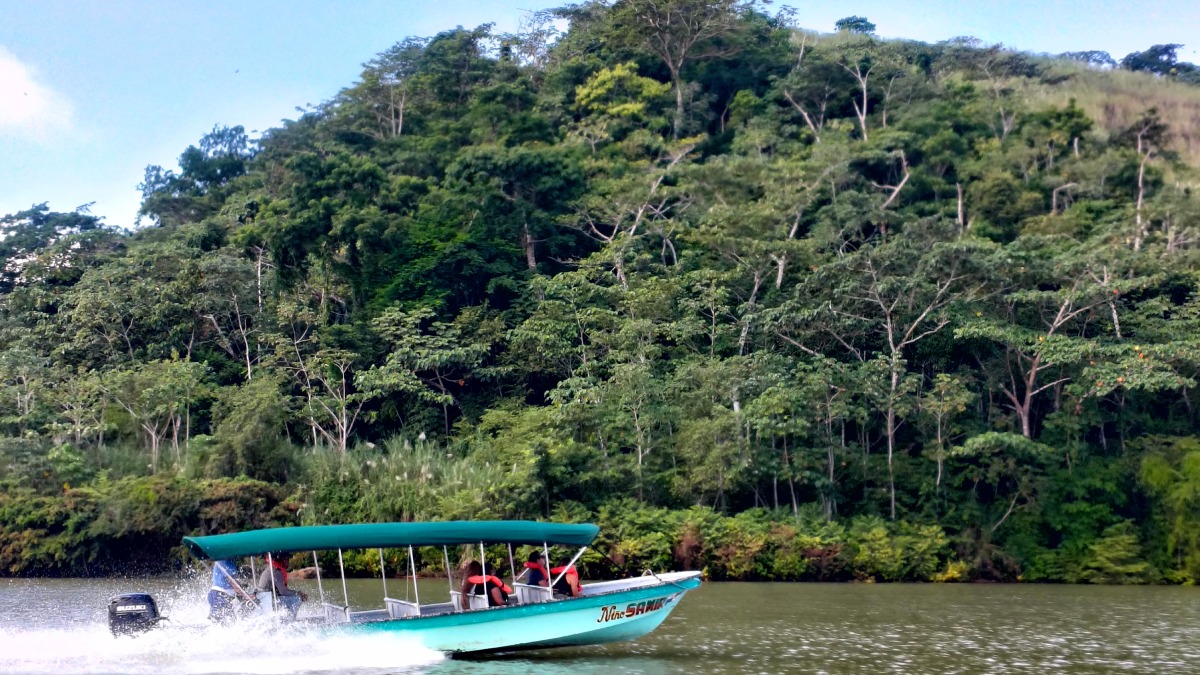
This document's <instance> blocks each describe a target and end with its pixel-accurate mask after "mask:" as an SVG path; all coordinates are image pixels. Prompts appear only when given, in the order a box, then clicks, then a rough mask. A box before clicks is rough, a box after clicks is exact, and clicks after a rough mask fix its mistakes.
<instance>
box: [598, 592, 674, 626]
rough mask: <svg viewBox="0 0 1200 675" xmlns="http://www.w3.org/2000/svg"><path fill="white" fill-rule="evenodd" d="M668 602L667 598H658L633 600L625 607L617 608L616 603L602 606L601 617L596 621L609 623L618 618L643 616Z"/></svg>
mask: <svg viewBox="0 0 1200 675" xmlns="http://www.w3.org/2000/svg"><path fill="white" fill-rule="evenodd" d="M665 604H667V598H659V599H657V600H646V601H643V602H631V603H629V604H628V605H627V606H626V607H625V609H623V610H622V609H617V606H616V605H609V606H607V607H601V608H600V618H599V619H596V623H607V622H609V621H616V620H617V619H631V618H633V617H635V616H641V615H642V614H647V613H649V612H653V611H656V610H659V609H662V606H663V605H665Z"/></svg>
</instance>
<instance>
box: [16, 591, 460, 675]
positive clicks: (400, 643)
mask: <svg viewBox="0 0 1200 675" xmlns="http://www.w3.org/2000/svg"><path fill="white" fill-rule="evenodd" d="M195 597H196V596H195V595H192V598H195ZM172 600H173V601H172ZM160 603H162V600H160ZM163 604H169V606H170V612H164V614H168V616H170V619H171V621H170V622H169V623H167V624H166V625H165V626H163V627H162V628H159V629H157V630H152V631H149V632H147V633H145V634H143V635H139V636H136V637H119V638H114V637H113V635H112V634H111V633H109V631H108V626H107V623H106V622H105V621H104V620H95V619H97V618H99V617H95V616H94V614H93V615H92V616H90V617H89V618H90V619H91V620H89V621H86V622H84V621H75V622H71V623H70V624H69V625H65V626H64V625H62V624H59V625H57V626H56V627H49V628H47V627H39V626H37V625H26V626H14V625H12V624H11V623H7V622H6V625H4V626H3V628H4V630H2V631H0V672H4V673H90V674H99V673H163V672H171V673H194V674H197V675H199V674H206V673H254V674H256V675H270V674H272V673H325V672H340V673H345V672H353V673H383V672H386V673H398V672H399V673H403V672H416V671H420V670H424V668H423V666H429V665H431V664H434V663H437V662H439V661H441V660H442V659H443V658H444V657H443V655H442V654H441V653H440V652H435V651H431V650H428V649H425V648H423V647H421V646H419V645H417V644H414V643H413V642H412V641H411V639H409V638H405V637H404V636H401V635H386V634H376V635H331V634H328V633H324V632H320V631H317V630H309V629H305V628H303V627H300V626H282V627H281V626H276V625H272V624H271V623H268V622H265V621H245V622H241V623H238V624H236V625H232V626H219V625H213V624H210V623H208V622H207V620H206V618H205V616H206V614H207V607H206V605H205V604H203V603H202V602H196V601H194V600H190V599H187V600H185V599H183V598H174V599H170V598H168V599H167V602H166V603H163ZM52 625H53V624H52Z"/></svg>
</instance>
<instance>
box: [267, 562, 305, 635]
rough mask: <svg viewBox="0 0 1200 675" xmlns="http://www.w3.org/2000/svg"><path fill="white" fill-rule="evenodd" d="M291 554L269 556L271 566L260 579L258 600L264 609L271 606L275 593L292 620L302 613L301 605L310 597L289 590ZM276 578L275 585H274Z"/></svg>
mask: <svg viewBox="0 0 1200 675" xmlns="http://www.w3.org/2000/svg"><path fill="white" fill-rule="evenodd" d="M289 558H291V554H290V553H287V552H283V551H280V552H276V553H272V554H271V555H270V556H269V560H270V561H271V564H270V566H268V567H267V569H265V570H263V573H262V574H261V575H260V576H259V577H258V588H257V590H258V599H259V604H260V605H262V606H263V607H270V606H271V593H272V592H274V594H275V598H276V599H278V600H279V602H280V604H282V605H283V606H284V607H286V608H287V610H288V613H290V614H291V615H292V618H293V619H294V618H296V612H298V611H300V603H302V602H304V601H305V600H308V596H307V595H305V594H304V593H303V592H301V591H296V590H293V589H291V588H288V585H287V578H288V568H287V565H288V559H289ZM272 578H274V583H272Z"/></svg>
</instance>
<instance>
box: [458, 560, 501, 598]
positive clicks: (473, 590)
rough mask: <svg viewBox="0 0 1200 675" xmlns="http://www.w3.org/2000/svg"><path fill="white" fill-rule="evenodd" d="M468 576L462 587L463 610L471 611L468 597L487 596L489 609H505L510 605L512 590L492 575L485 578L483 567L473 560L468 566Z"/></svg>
mask: <svg viewBox="0 0 1200 675" xmlns="http://www.w3.org/2000/svg"><path fill="white" fill-rule="evenodd" d="M466 570H467V575H466V578H465V579H463V585H462V600H461V602H462V608H463V609H469V608H470V604H469V603H470V601H469V599H468V597H467V596H470V595H486V596H487V599H488V607H503V606H504V605H507V604H508V594H509V593H512V589H511V588H509V587H508V586H505V585H504V582H503V581H501V580H500V579H497V578H496V577H494V576H492V575H491V574H489V575H487V576H486V577H485V576H483V566H482V565H480V564H479V563H478V562H477V561H475V560H472V561H471V562H469V563H467V566H466Z"/></svg>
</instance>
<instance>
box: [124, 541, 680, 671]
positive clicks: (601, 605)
mask: <svg viewBox="0 0 1200 675" xmlns="http://www.w3.org/2000/svg"><path fill="white" fill-rule="evenodd" d="M598 533H599V528H598V527H597V526H596V525H591V524H561V523H543V522H534V521H450V522H429V523H363V524H352V525H315V526H301V527H282V528H271V529H263V530H253V531H247V532H237V533H231V534H218V535H210V536H199V537H184V539H183V542H184V544H185V545H186V546H187V548H188V550H189V551H190V552H191V553H192V554H194V555H195V556H196V557H198V558H200V559H202V560H214V561H215V560H227V559H235V558H242V557H250V558H251V560H252V561H253V559H254V556H264V557H266V558H267V559H268V563H267V564H268V565H269V564H271V563H270V556H271V555H272V554H273V553H279V552H289V553H298V552H306V553H307V552H311V553H312V556H313V562H314V565H315V566H316V571H317V577H316V578H317V586H318V591H319V594H320V600H319V603H320V609H321V611H320V612H319V613H318V614H317V615H316V616H315V617H313V618H310V619H309V620H308V621H307V624H308V625H312V624H317V625H319V626H321V629H322V630H328V631H331V632H339V633H351V634H353V633H358V634H362V633H394V634H397V635H402V636H405V637H406V638H408V639H410V640H412V641H414V642H416V643H419V644H420V645H422V646H423V647H426V648H428V649H432V650H437V651H441V652H445V653H449V654H478V653H489V652H506V651H517V650H527V649H543V648H549V647H569V646H582V645H596V644H603V643H609V642H617V641H622V640H632V639H636V638H639V637H641V636H643V635H646V634H647V633H649V632H650V631H652V630H654V629H655V628H657V627H658V626H659V624H661V623H662V622H663V621H664V620H666V618H667V617H668V616H669V615H670V613H671V612H672V611H673V610H674V609H675V607H676V606H677V605H678V604H679V602H680V600H681V599H682V598H683V596H684V594H685V593H687V591H689V590H692V589H694V588H697V587H698V586H699V585H700V572H697V571H688V572H660V573H654V572H650V571H647V572H646V573H645V574H643V575H642V576H632V577H628V578H624V579H618V580H614V581H600V582H594V583H582V584H580V585H579V591H580V592H579V594H578V595H576V596H561V595H559V594H558V593H556V592H555V591H554V590H552V589H553V587H554V586H555V585H556V584H557V582H559V581H560V580H561V579H563V577H564V575H566V574H569V573H571V572H572V571H573V569H574V568H573V566H574V565H575V563H576V562H577V561H578V560H579V558H580V556H582V555H583V553H584V552H585V551H586V550H587V549H588V548H589V546H590V545H591V544H592V542H593V541H594V540H595V538H596V535H597V534H598ZM501 545H502V546H505V547H507V552H508V563H509V569H508V570H507V571H506V570H504V569H503V568H502V566H495V565H493V566H490V567H489V566H488V565H489V564H490V563H489V562H488V559H487V556H486V555H485V552H486V548H487V547H488V546H492V547H493V551H495V550H497V548H498V547H499V546H501ZM452 546H454V547H461V546H470V548H471V550H472V551H475V550H478V552H479V561H480V562H482V563H483V564H484V566H485V567H484V569H483V570H482V572H483V574H484V575H494V576H496V577H498V578H499V579H498V580H499V581H500V582H501V583H502V585H503V586H504V587H505V590H510V589H511V593H510V594H509V597H508V601H507V604H505V605H502V606H493V607H488V606H487V605H488V602H487V598H486V597H485V596H483V595H468V598H467V601H466V602H463V599H462V596H461V594H460V592H459V590H457V589H456V587H455V575H454V570H453V569H452V568H451V565H450V553H449V550H450V547H452ZM514 546H531V547H536V548H539V549H540V550H542V551H544V552H545V555H546V559H547V560H549V559H550V558H549V550H550V547H551V546H569V547H573V548H574V547H577V548H578V551H577V552H576V553H575V554H574V557H572V558H571V559H570V562H569V563H568V564H567V565H566V566H564V567H563V568H561V569H556V570H554V571H552V572H551V575H552V576H553V575H555V574H557V576H556V578H555V579H554V580H553V583H550V585H549V587H545V586H539V585H532V584H526V583H522V579H524V578H525V573H524V572H522V573H520V574H518V573H517V565H516V562H515V559H514V557H513V550H514V549H513V547H514ZM415 547H441V548H442V553H443V563H444V566H445V573H446V577H447V579H448V580H449V588H448V591H447V593H446V595H445V596H441V597H436V598H432V600H433V602H428V600H429V599H430V598H428V597H427V598H425V599H424V600H425V601H424V602H423V599H422V598H421V597H420V594H419V593H415V591H416V583H415V582H416V571H417V570H416V564H415V557H414V548H415ZM476 547H477V548H476ZM354 549H379V560H380V571H381V576H382V577H383V585H384V598H383V606H382V607H351V606H350V603H349V595H348V593H347V592H346V586H345V568H344V565H343V562H342V561H343V555H342V554H343V551H346V550H354ZM385 549H407V551H408V555H407V570H406V571H407V574H406V575H405V579H406V581H405V584H406V586H405V589H406V595H407V589H408V586H407V583H408V579H409V578H411V579H412V581H413V584H412V585H413V590H414V593H415V599H414V600H413V601H410V600H408V599H405V600H400V599H398V598H392V597H390V595H389V593H388V588H387V580H388V576H387V570H386V569H385V568H384V564H383V563H384V550H385ZM334 550H336V551H337V552H338V565H339V571H340V579H341V586H342V592H341V594H336V593H326V589H325V580H323V579H322V578H321V575H320V565H319V564H317V553H318V552H321V551H334ZM472 556H473V554H472ZM496 567H500V569H496ZM506 572H507V573H506ZM510 575H511V581H510V582H508V583H504V581H503V577H507V576H510ZM398 576H399V575H397V577H398ZM394 578H395V577H394ZM426 595H428V593H426ZM439 595H440V594H439ZM339 601H340V602H339ZM139 604H144V603H139ZM260 604H261V605H262V610H263V611H264V612H265V613H268V614H272V615H275V616H278V615H279V613H280V612H281V611H282V608H280V607H278V606H277V605H278V603H276V602H275V601H274V594H272V593H269V592H268V593H266V594H264V595H263V596H260ZM284 615H285V616H286V613H284Z"/></svg>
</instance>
